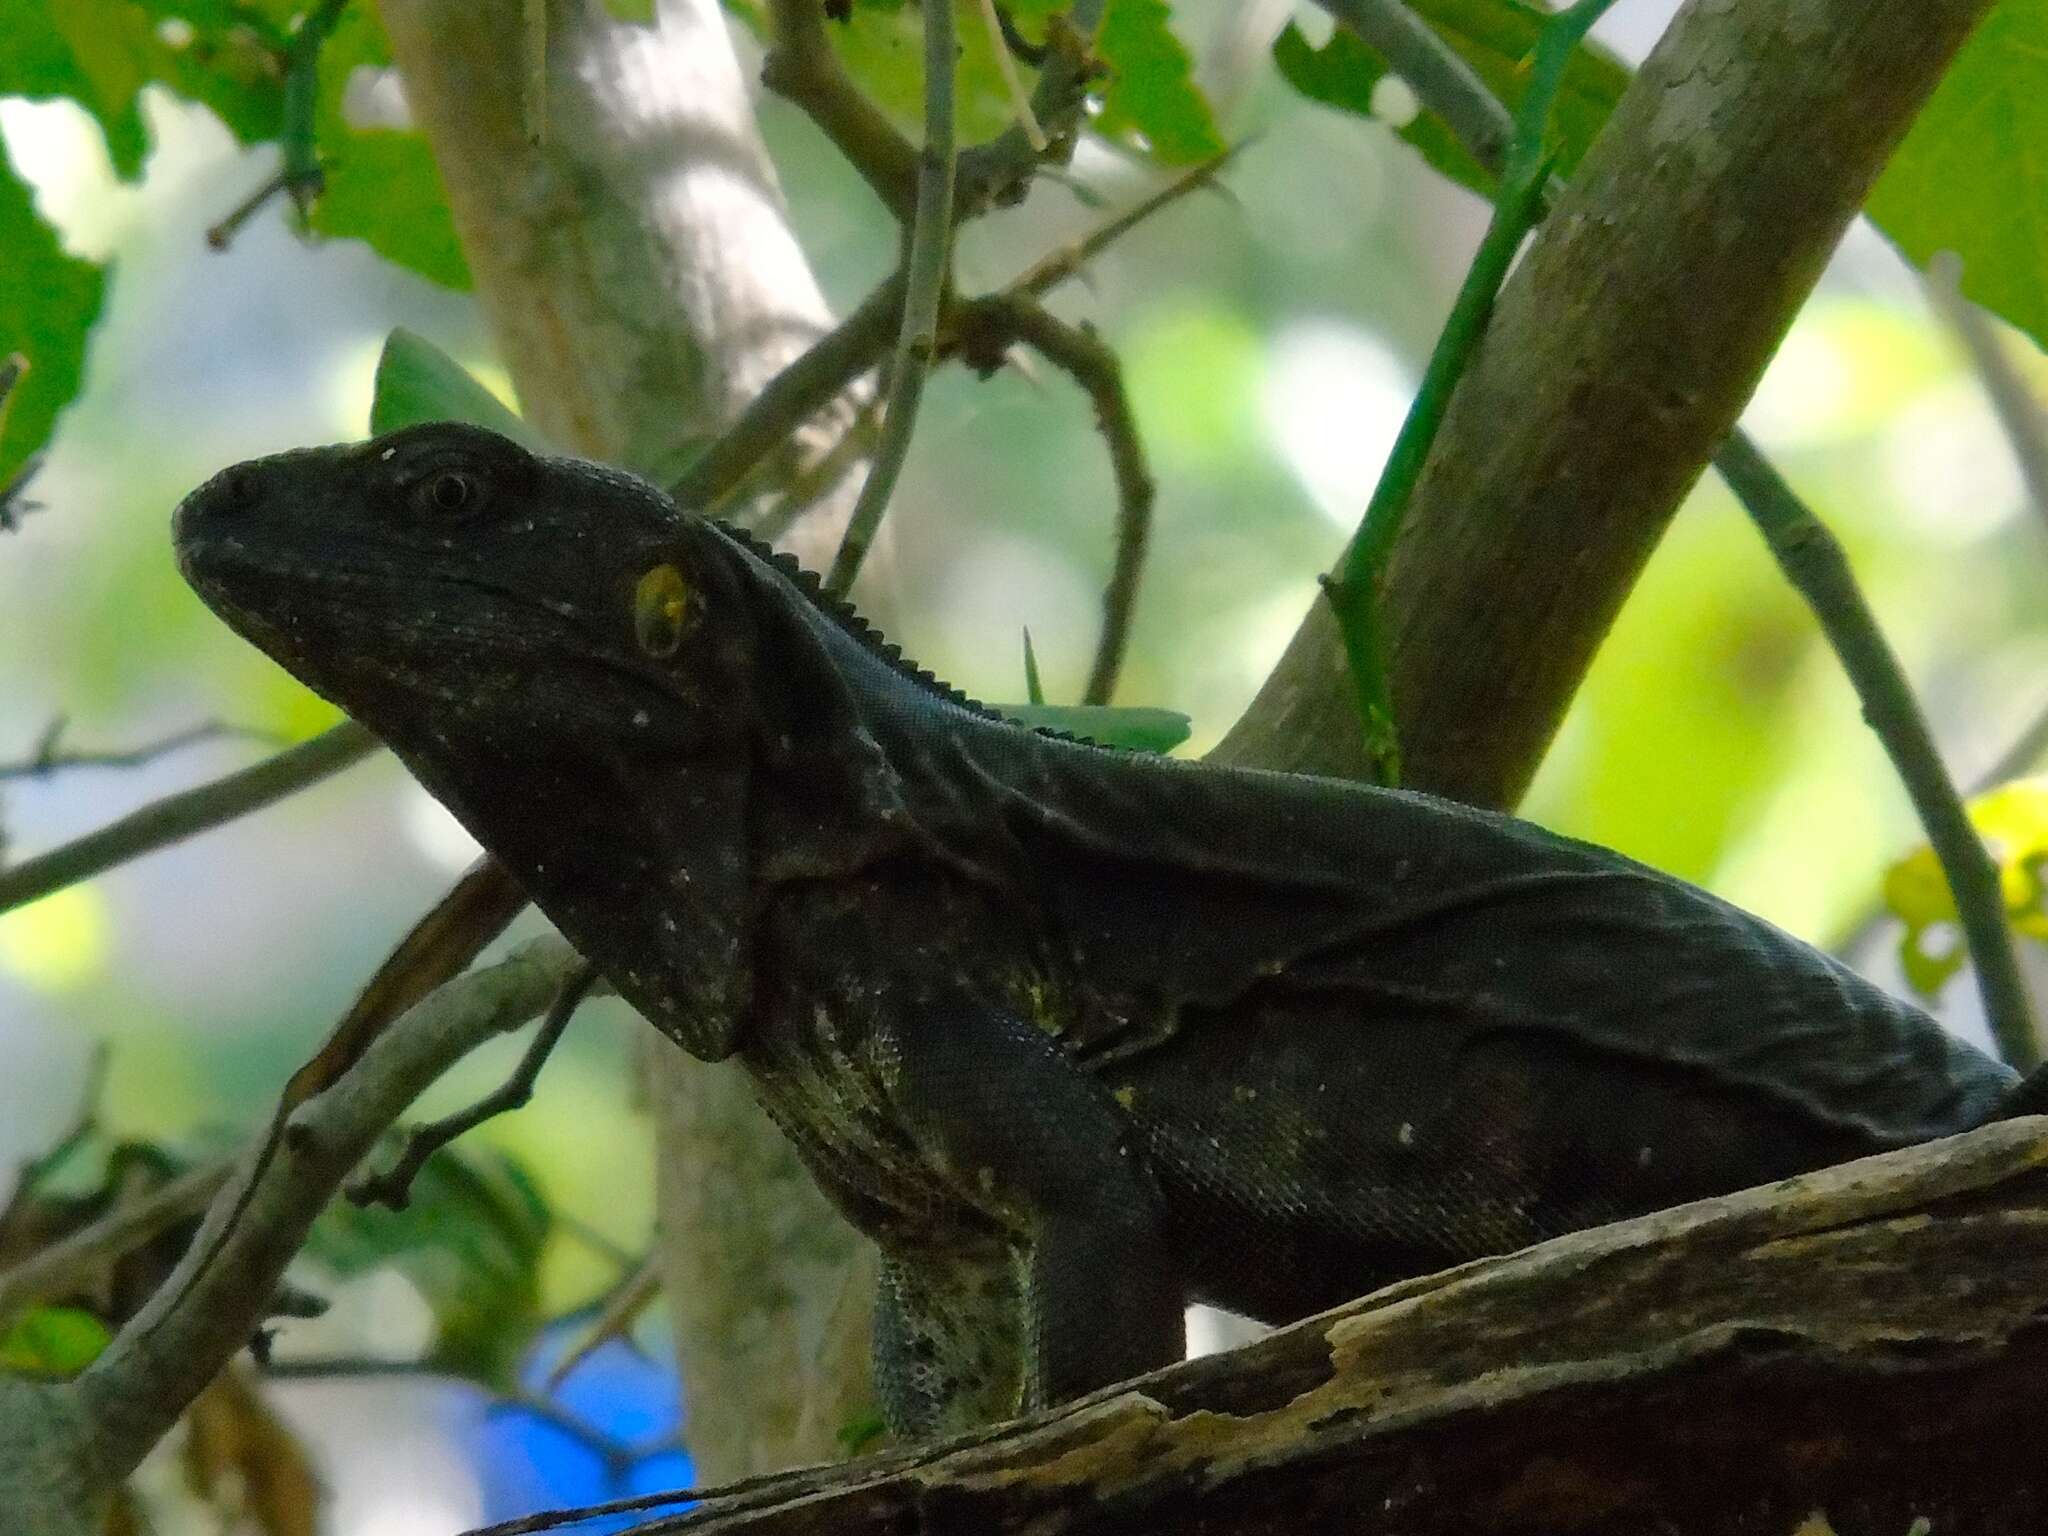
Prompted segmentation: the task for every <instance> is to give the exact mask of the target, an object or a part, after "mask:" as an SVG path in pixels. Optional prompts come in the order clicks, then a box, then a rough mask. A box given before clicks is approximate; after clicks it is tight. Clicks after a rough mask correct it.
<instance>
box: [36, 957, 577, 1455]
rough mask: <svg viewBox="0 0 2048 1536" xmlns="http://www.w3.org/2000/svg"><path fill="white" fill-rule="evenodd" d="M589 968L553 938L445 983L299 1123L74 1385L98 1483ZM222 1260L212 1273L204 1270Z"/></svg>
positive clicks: (226, 1200) (298, 1114)
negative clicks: (447, 1082) (369, 1186)
mask: <svg viewBox="0 0 2048 1536" xmlns="http://www.w3.org/2000/svg"><path fill="white" fill-rule="evenodd" d="M581 964H582V961H581V959H580V957H578V956H577V954H576V952H575V951H574V950H573V949H571V948H570V947H569V946H568V945H567V944H566V943H564V942H563V941H562V940H560V939H558V938H554V937H552V936H550V937H547V938H541V939H535V940H533V941H532V942H530V943H528V944H526V945H524V946H523V947H521V948H520V949H519V950H518V951H516V952H515V953H514V954H513V955H511V956H510V957H509V958H507V959H505V960H503V961H500V962H499V963H498V964H496V965H494V966H491V967H489V968H487V969H485V970H481V971H472V972H470V973H469V974H467V975H465V976H462V977H460V978H458V979H457V980H455V981H451V982H449V983H448V984H447V985H446V986H444V987H442V988H440V989H439V990H438V991H435V992H433V993H431V994H429V995H428V996H427V997H426V998H425V999H423V1000H422V1001H420V1002H419V1003H417V1004H415V1005H414V1006H413V1007H412V1008H411V1009H409V1010H408V1011H407V1012H406V1013H405V1015H404V1016H403V1017H402V1018H400V1019H399V1020H398V1022H397V1023H396V1024H394V1025H393V1026H392V1027H391V1028H390V1029H388V1030H386V1031H384V1032H383V1033H382V1034H381V1035H379V1036H378V1037H377V1038H376V1039H375V1040H374V1041H372V1042H371V1044H370V1045H369V1047H368V1048H367V1049H366V1050H365V1051H364V1052H363V1054H362V1056H361V1058H360V1059H359V1060H357V1061H356V1063H355V1064H354V1065H353V1066H352V1067H350V1068H349V1070H348V1071H347V1072H345V1073H344V1074H342V1076H341V1077H340V1078H339V1079H338V1080H337V1081H335V1082H334V1083H333V1084H332V1085H331V1086H329V1087H328V1088H327V1089H326V1090H325V1091H323V1092H322V1093H320V1094H318V1095H316V1096H315V1097H313V1098H312V1099H309V1100H308V1101H307V1102H306V1103H304V1104H302V1105H301V1106H300V1107H299V1108H298V1109H297V1110H296V1111H295V1112H294V1113H293V1115H292V1117H291V1120H290V1123H289V1125H288V1127H287V1131H286V1135H285V1137H284V1139H283V1144H282V1146H281V1147H280V1148H279V1149H278V1151H277V1154H276V1155H275V1156H273V1157H271V1158H269V1159H268V1161H267V1162H266V1163H265V1164H264V1165H263V1167H262V1170H261V1173H260V1175H259V1177H258V1178H257V1180H256V1184H255V1187H254V1189H253V1191H252V1192H251V1194H250V1196H249V1198H248V1199H247V1200H246V1201H245V1202H242V1207H243V1209H242V1216H241V1219H240V1220H239V1221H236V1222H235V1223H234V1224H233V1227H232V1230H224V1229H225V1228H227V1225H228V1223H229V1219H230V1210H231V1207H232V1206H233V1204H234V1202H233V1200H232V1198H231V1195H230V1194H229V1193H223V1194H222V1195H221V1196H220V1197H218V1198H216V1199H215V1201H214V1203H213V1207H212V1209H211V1210H210V1211H209V1212H208V1215H207V1219H206V1221H205V1223H204V1224H203V1225H202V1226H201V1228H200V1231H199V1233H198V1235H197V1236H196V1237H195V1238H194V1239H193V1242H192V1245H191V1247H190V1248H189V1249H188V1250H187V1252H186V1255H185V1258H184V1259H183V1260H182V1261H181V1262H180V1264H179V1266H178V1268H177V1270H176V1271H174V1272H173V1274H172V1275H171V1277H170V1279H169V1280H167V1281H166V1282H165V1283H164V1284H163V1285H162V1286H161V1287H159V1288H158V1290H157V1292H156V1293H155V1294H154V1295H153V1296H151V1297H150V1299H149V1301H148V1302H146V1303H145V1304H144V1305H143V1307H142V1309H141V1310H140V1311H139V1312H137V1313H136V1315H135V1316H134V1317H133V1318H131V1319H130V1320H129V1321H128V1322H127V1323H126V1324H125V1325H124V1326H123V1327H122V1329H121V1331H120V1332H119V1333H118V1334H116V1335H115V1336H114V1340H113V1342H112V1343H111V1344H109V1345H108V1346H107V1349H106V1351H105V1352H104V1353H103V1354H101V1355H100V1357H99V1358H98V1359H97V1360H95V1361H94V1362H93V1364H92V1365H91V1366H89V1367H88V1368H87V1369H86V1371H85V1372H84V1374H83V1375H81V1376H80V1377H79V1378H78V1379H77V1380H76V1381H75V1382H74V1383H72V1384H71V1389H72V1391H74V1392H75V1393H76V1395H77V1400H78V1402H79V1404H80V1405H81V1407H82V1408H83V1410H84V1418H85V1420H86V1422H88V1423H89V1424H91V1426H92V1433H93V1443H92V1446H91V1448H90V1454H91V1457H92V1461H93V1464H94V1465H95V1467H96V1468H97V1469H98V1470H99V1472H100V1473H101V1475H103V1476H104V1477H106V1478H107V1479H108V1480H109V1481H110V1482H111V1481H115V1480H118V1479H119V1478H121V1477H125V1476H126V1475H127V1473H128V1472H129V1471H130V1470H132V1469H133V1468H134V1466H135V1464H136V1463H137V1462H139V1461H140V1460H141V1459H142V1457H143V1455H144V1454H145V1453H146V1452H147V1451H148V1450H149V1448H150V1447H151V1446H152V1445H154V1444H155V1443H156V1441H157V1440H158V1439H159V1438H160V1437H161V1436H162V1435H163V1433H164V1432H165V1431H166V1430H168V1429H169V1428H170V1426H171V1425H172V1424H173V1423H175V1422H176V1421H177V1418H178V1416H179V1414H181V1413H182V1412H183V1411H184V1409H185V1406H186V1404H188V1403H189V1402H190V1401H191V1400H192V1398H193V1396H194V1395H195V1394H196V1393H197V1392H198V1391H199V1390H200V1389H201V1388H202V1387H204V1386H205V1384H206V1383H207V1382H208V1381H210V1380H211V1379H212V1378H213V1376H214V1375H215V1374H216V1373H217V1372H218V1371H219V1370H220V1369H221V1367H222V1366H223V1365H225V1364H226V1363H227V1362H228V1360H229V1359H230V1358H232V1356H233V1355H234V1353H235V1351H236V1350H237V1349H239V1348H240V1347H241V1346H242V1344H243V1343H244V1342H245V1341H246V1340H247V1338H248V1337H249V1335H250V1333H251V1332H252V1331H253V1330H254V1329H255V1327H256V1326H257V1324H258V1323H260V1322H261V1321H262V1319H263V1317H264V1315H265V1313H266V1311H267V1309H268V1305H269V1302H270V1299H271V1297H272V1295H273V1294H274V1293H275V1291H276V1288H277V1284H278V1281H279V1280H280V1278H281V1277H282V1276H283V1274H284V1270H285V1266H286V1265H287V1264H288V1263H289V1262H290V1261H291V1259H292V1257H293V1255H295V1254H296V1253H297V1252H298V1250H299V1246H300V1244H301V1243H303V1242H304V1241H305V1236H306V1232H307V1230H308V1229H309V1228H310V1227H311V1226H312V1224H313V1220H314V1218H315V1217H317V1216H318V1215H319V1214H320V1210H321V1208H322V1207H323V1206H325V1205H326V1203H327V1201H328V1200H329V1199H330V1198H331V1197H332V1196H333V1195H334V1193H335V1191H336V1190H337V1189H338V1188H339V1187H340V1185H341V1182H342V1180H343V1179H344V1178H345V1177H347V1175H348V1173H349V1172H350V1170H352V1169H353V1168H354V1167H355V1166H356V1164H357V1163H359V1162H360V1161H361V1160H362V1158H363V1156H364V1155H365V1154H366V1153H367V1152H368V1151H369V1150H370V1148H371V1147H372V1146H374V1145H375V1144H376V1141H377V1138H378V1137H379V1136H381V1135H382V1134H383V1133H384V1132H385V1131H386V1130H387V1129H388V1128H389V1127H390V1126H391V1124H392V1123H393V1122H394V1121H395V1120H396V1119H397V1118H398V1117H399V1115H400V1114H402V1113H403V1112H404V1111H405V1109H406V1107H407V1106H408V1105H410V1104H411V1103H412V1101H413V1100H414V1099H416V1098H417V1097H419V1095H420V1094H421V1093H422V1092H423V1091H424V1090H425V1089H426V1088H427V1086H428V1085H429V1084H431V1083H432V1082H433V1081H434V1080H435V1079H436V1078H438V1077H439V1076H440V1075H441V1074H442V1073H443V1072H445V1071H446V1070H447V1069H448V1068H449V1067H450V1066H452V1065H453V1064H454V1063H455V1062H456V1061H458V1060H460V1059H461V1058H462V1057H463V1056H465V1055H467V1054H468V1053H469V1052H470V1051H471V1050H473V1049H474V1048H475V1047H476V1046H478V1045H480V1044H482V1043H483V1042H484V1041H485V1040H487V1039H489V1038H490V1037H491V1036H493V1035H496V1034H500V1033H503V1032H504V1031H506V1030H509V1029H514V1028H516V1027H518V1026H519V1025H520V1024H522V1023H523V1022H525V1021H526V1020H527V1019H529V1018H531V1017H533V1015H534V1014H536V1013H538V1012H540V1010H541V1009H543V1008H545V1007H546V1006H547V1005H548V1002H549V1000H550V999H551V998H553V997H554V996H555V995H556V994H557V993H558V992H559V991H560V990H561V988H562V986H563V983H564V982H565V981H566V980H567V979H568V977H569V976H571V975H572V974H574V972H575V971H576V969H577V968H578V967H579V966H580V965H581ZM261 1151H262V1149H261V1148H260V1147H258V1148H255V1149H252V1152H251V1154H250V1157H251V1160H252V1161H253V1160H256V1159H258V1158H260V1156H261ZM216 1240H218V1242H217V1243H216ZM216 1246H217V1248H218V1259H217V1261H216V1262H212V1263H207V1262H205V1260H206V1257H207V1256H208V1255H209V1254H211V1253H213V1252H214V1251H215V1249H216ZM202 1266H203V1267H202Z"/></svg>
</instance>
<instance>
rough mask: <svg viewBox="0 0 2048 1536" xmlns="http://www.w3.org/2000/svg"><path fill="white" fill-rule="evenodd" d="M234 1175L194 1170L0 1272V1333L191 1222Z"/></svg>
mask: <svg viewBox="0 0 2048 1536" xmlns="http://www.w3.org/2000/svg"><path fill="white" fill-rule="evenodd" d="M234 1171H235V1165H234V1164H233V1163H232V1162H229V1161H227V1160H225V1159H223V1160H222V1161H220V1162H217V1163H208V1164H205V1165H203V1166H201V1167H198V1168H194V1169H192V1170H190V1171H189V1172H186V1173H183V1174H180V1175H179V1176H178V1177H177V1178H175V1179H173V1180H171V1182H170V1183H168V1184H166V1185H164V1186H163V1187H162V1188H161V1189H157V1190H153V1191H151V1192H150V1193H149V1194H147V1195H145V1196H144V1197H143V1198H141V1199H140V1200H131V1201H129V1202H127V1203H126V1204H123V1205H117V1206H116V1207H115V1208H114V1209H113V1210H111V1211H109V1212H107V1214H106V1215H104V1216H102V1217H100V1218H99V1220H97V1221H95V1222H92V1223H91V1224H90V1225H88V1226H85V1227H82V1228H80V1229H79V1230H78V1231H76V1232H74V1233H72V1234H71V1235H70V1236H69V1237H65V1238H62V1239H60V1240H59V1241H57V1242H54V1243H52V1244H50V1246H49V1247H47V1248H43V1249H40V1250H38V1251H37V1252H35V1253H33V1254H31V1255H30V1256H29V1257H27V1258H25V1259H23V1260H22V1261H21V1262H20V1263H19V1264H16V1265H15V1266H14V1267H13V1268H12V1269H8V1270H4V1271H0V1333H4V1332H5V1331H6V1328H7V1324H8V1323H9V1322H11V1321H13V1319H14V1317H15V1316H16V1315H17V1314H18V1313H20V1312H22V1311H23V1310H24V1309H26V1308H28V1307H31V1306H34V1305H35V1304H36V1303H37V1302H40V1301H48V1300H50V1299H51V1298H52V1297H55V1296H61V1295H63V1294H64V1293H65V1292H66V1291H67V1290H70V1289H71V1288H72V1287H74V1286H76V1285H78V1284H80V1283H81V1282H83V1281H84V1280H85V1279H86V1278H87V1277H89V1276H90V1275H91V1274H92V1273H93V1272H94V1271H95V1270H97V1269H98V1268H100V1267H101V1266H102V1265H105V1264H107V1263H109V1262H111V1261H112V1260H114V1259H118V1258H120V1257H121V1256H122V1255H123V1254H126V1253H132V1252H133V1251H134V1250H135V1249H137V1248H140V1247H141V1246H142V1245H143V1244H144V1243H146V1242H148V1241H149V1240H150V1239H151V1238H153V1237H156V1236H157V1235H158V1234H159V1233H161V1232H163V1231H164V1230H165V1229H166V1228H169V1227H174V1226H176V1225H177V1224H178V1223H179V1222H181V1221H184V1220H186V1219H188V1218H189V1217H193V1216H197V1215H198V1214H199V1213H200V1212H201V1211H203V1210H205V1209H206V1206H207V1202H208V1201H210V1200H212V1199H213V1197H214V1196H215V1195H217V1194H219V1193H220V1190H221V1186H222V1185H224V1184H226V1183H227V1181H228V1179H229V1178H230V1177H231V1176H232V1175H233V1174H234Z"/></svg>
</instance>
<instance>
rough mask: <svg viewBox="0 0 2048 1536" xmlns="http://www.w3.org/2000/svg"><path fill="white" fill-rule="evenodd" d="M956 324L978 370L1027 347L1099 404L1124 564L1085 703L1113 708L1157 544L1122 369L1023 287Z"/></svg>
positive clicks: (1117, 572)
mask: <svg viewBox="0 0 2048 1536" xmlns="http://www.w3.org/2000/svg"><path fill="white" fill-rule="evenodd" d="M956 318H957V325H956V334H957V335H958V336H959V338H960V345H961V350H962V352H963V354H964V355H965V356H966V358H967V360H968V362H969V363H970V364H972V365H973V366H975V367H979V368H983V369H989V368H993V367H994V366H996V365H997V364H998V363H999V362H1000V361H1001V357H1002V353H1003V351H1004V350H1005V349H1006V348H1007V347H1008V346H1009V345H1010V343H1011V342H1012V341H1021V342H1024V343H1025V344H1026V345H1028V346H1030V347H1031V348H1032V349H1034V350H1035V351H1037V352H1038V353H1039V354H1040V355H1042V356H1043V357H1044V358H1045V359H1046V361H1048V362H1050V363H1052V364H1053V365H1054V366H1055V367H1057V368H1059V369H1061V370H1063V371H1064V372H1065V373H1066V374H1067V375H1068V376H1069V377H1071V378H1072V379H1073V380H1074V382H1075V383H1076V384H1078V385H1080V386H1081V388H1082V389H1083V390H1085V391H1087V394H1088V398H1089V399H1090V400H1091V401H1093V402H1094V405H1095V423H1096V426H1097V428H1098V429H1099V430H1100V431H1101V433H1102V437H1103V441H1104V443H1105V444H1107V446H1108V448H1109V462H1110V468H1111V470H1112V471H1113V473H1114V474H1115V476H1116V491H1117V531H1116V559H1115V564H1114V565H1113V567H1112V568H1111V571H1110V577H1109V585H1108V586H1107V587H1106V588H1105V589H1104V590H1103V594H1102V633H1101V636H1100V638H1099V639H1098V640H1097V641H1096V645H1095V660H1094V662H1093V663H1092V664H1091V665H1090V666H1089V669H1088V684H1087V687H1086V689H1085V690H1084V692H1083V693H1082V695H1081V701H1082V702H1083V703H1084V704H1107V703H1108V702H1109V698H1110V695H1111V694H1112V693H1113V692H1115V690H1116V679H1117V673H1118V672H1119V671H1121V670H1122V667H1123V660H1124V653H1125V651H1126V650H1128V649H1129V645H1130V635H1131V614H1132V611H1133V609H1135V607H1136V606H1137V600H1138V578H1139V577H1140V576H1141V575H1142V574H1143V573H1144V569H1145V554H1146V551H1147V549H1148V548H1149V546H1150V544H1151V538H1152V503H1153V499H1154V496H1155V494H1156V492H1157V489H1158V488H1157V486H1156V485H1155V484H1154V482H1153V479H1152V472H1151V470H1150V469H1149V468H1147V467H1146V463H1145V446H1144V443H1143V441H1142V440H1141V439H1140V438H1139V436H1138V420H1137V417H1136V416H1135V415H1134V414H1133V413H1132V411H1131V402H1130V397H1129V396H1128V395H1127V394H1126V393H1125V392H1124V381H1123V368H1122V365H1121V364H1120V363H1119V362H1118V360H1117V355H1116V352H1115V351H1114V350H1113V349H1112V348H1111V347H1109V346H1108V345H1107V344H1106V343H1104V342H1103V340H1102V339H1101V338H1100V337H1099V336H1097V335H1096V334H1095V333H1094V331H1093V330H1091V329H1089V328H1088V327H1086V326H1074V325H1069V324H1067V323H1066V322H1065V321H1064V320H1060V319H1058V318H1056V317H1055V316H1054V315H1053V314H1051V313H1050V312H1049V311H1047V310H1045V309H1043V308H1041V307H1040V306H1039V305H1038V304H1037V303H1036V302H1035V301H1033V300H1032V299H1030V298H1028V297H1025V296H1024V295H1023V294H1022V293H1020V292H1019V291H1018V290H1017V288H1016V286H1015V285H1013V286H1012V287H1011V288H1009V289H1006V290H1004V291H1003V292H1001V293H996V294H990V295H988V296H986V297H984V298H980V299H975V300H972V301H970V302H969V303H966V304H963V305H961V306H960V307H959V313H958V315H957V317H956Z"/></svg>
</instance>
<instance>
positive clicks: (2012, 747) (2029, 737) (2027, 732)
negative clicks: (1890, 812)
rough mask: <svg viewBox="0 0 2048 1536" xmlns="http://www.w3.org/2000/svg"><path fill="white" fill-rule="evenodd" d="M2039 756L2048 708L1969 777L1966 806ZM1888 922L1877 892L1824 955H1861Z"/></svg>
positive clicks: (2047, 741)
mask: <svg viewBox="0 0 2048 1536" xmlns="http://www.w3.org/2000/svg"><path fill="white" fill-rule="evenodd" d="M2043 756H2048V707H2044V708H2042V709H2041V710H2040V711H2038V712H2037V713H2036V714H2035V716H2034V718H2033V719H2031V720H2029V721H2028V722H2027V723H2026V724H2025V725H2024V726H2022V727H2021V728H2020V733H2019V734H2018V735H2017V736H2015V737H2013V739H2012V740H2011V742H2009V743H2008V744H2007V745H2006V749H2005V750H2004V751H2003V752H2001V753H1999V754H1998V756H1997V757H1995V758H1993V759H1992V760H1991V762H1990V763H1988V764H1987V765H1986V766H1985V767H1983V768H1982V769H1980V770H1979V771H1978V772H1977V773H1975V774H1974V775H1972V776H1971V778H1970V781H1969V782H1968V783H1967V784H1965V785H1964V786H1963V799H1964V801H1965V802H1966V803H1967V802H1968V801H1971V800H1974V799H1976V798H1977V797H1978V796H1979V795H1981V794H1983V793H1985V792H1986V791H1987V790H1992V789H1996V788H1997V787H1998V786H1999V785H2001V784H2004V783H2006V782H2008V781H2009V780H2012V779H2016V778H2018V777H2019V776H2020V775H2021V774H2023V773H2025V772H2026V771H2027V770H2028V769H2029V768H2033V767H2036V766H2038V765H2039V763H2040V761H2041V759H2042V757H2043ZM1922 830H1923V831H1924V830H1925V829H1924V828H1923V829H1922ZM1891 918H1892V909H1891V908H1890V907H1888V906H1886V905H1885V900H1884V896H1883V893H1882V892H1880V893H1879V894H1878V895H1876V896H1873V897H1872V898H1871V899H1870V900H1869V901H1868V902H1867V903H1865V904H1864V906H1863V908H1862V910H1860V911H1859V912H1858V913H1857V914H1856V916H1855V917H1854V918H1852V919H1851V920H1850V921H1849V922H1848V923H1847V924H1846V925H1845V926H1844V928H1843V930H1842V932H1841V934H1840V936H1839V937H1837V938H1836V939H1834V940H1833V941H1831V942H1830V943H1829V944H1828V945H1827V951H1828V953H1829V954H1831V955H1835V956H1837V957H1839V958H1841V959H1845V960H1846V959H1850V958H1852V957H1853V956H1855V955H1858V954H1860V953H1862V950H1863V946H1864V945H1866V944H1868V943H1869V942H1870V941H1871V940H1872V939H1873V938H1875V937H1876V936H1877V931H1878V929H1880V928H1882V927H1883V926H1884V925H1885V924H1886V923H1887V922H1889V921H1890V920H1891Z"/></svg>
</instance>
